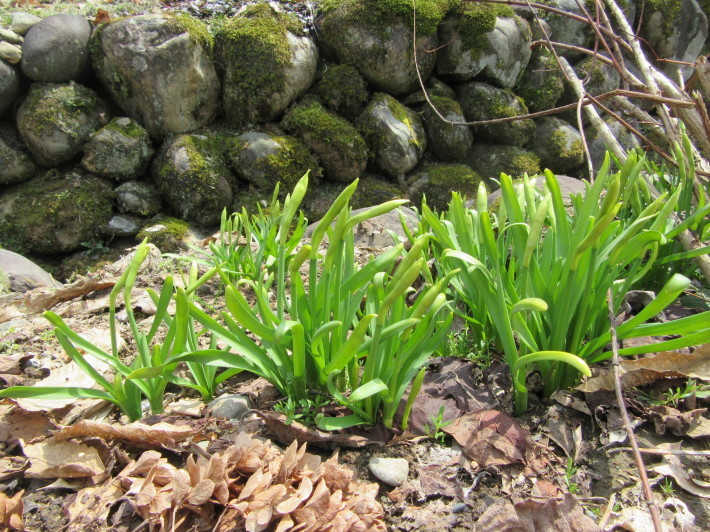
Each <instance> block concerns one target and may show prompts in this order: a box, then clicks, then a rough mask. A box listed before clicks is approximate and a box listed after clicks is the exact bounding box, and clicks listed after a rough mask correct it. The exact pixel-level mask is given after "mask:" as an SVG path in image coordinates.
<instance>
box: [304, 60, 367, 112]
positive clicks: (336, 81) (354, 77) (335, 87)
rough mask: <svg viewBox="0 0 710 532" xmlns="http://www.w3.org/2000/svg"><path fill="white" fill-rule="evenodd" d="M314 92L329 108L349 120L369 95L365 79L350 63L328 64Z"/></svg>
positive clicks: (365, 103)
mask: <svg viewBox="0 0 710 532" xmlns="http://www.w3.org/2000/svg"><path fill="white" fill-rule="evenodd" d="M315 92H316V94H317V95H318V96H319V97H320V99H321V101H322V102H323V103H324V104H325V105H326V106H327V107H328V108H329V109H332V110H333V111H335V112H336V113H338V114H339V115H342V116H344V117H346V118H348V119H350V120H354V119H355V118H357V117H358V115H359V114H360V113H362V110H363V109H364V108H365V105H367V100H368V99H369V97H370V95H369V93H368V91H367V83H365V79H364V78H363V77H362V76H361V75H360V73H359V72H358V71H357V69H355V67H352V66H350V65H334V66H329V67H328V68H327V69H326V70H325V72H323V76H322V77H321V79H320V81H318V83H317V84H316V86H315Z"/></svg>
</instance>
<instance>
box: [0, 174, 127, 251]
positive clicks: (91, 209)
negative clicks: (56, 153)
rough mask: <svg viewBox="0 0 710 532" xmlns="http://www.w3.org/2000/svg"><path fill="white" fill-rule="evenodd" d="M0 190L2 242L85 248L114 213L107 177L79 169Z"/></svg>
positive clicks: (44, 248)
mask: <svg viewBox="0 0 710 532" xmlns="http://www.w3.org/2000/svg"><path fill="white" fill-rule="evenodd" d="M56 173H57V176H56V177H54V178H52V179H48V178H47V176H40V177H36V178H34V179H32V180H30V181H25V182H23V183H20V184H19V185H16V186H14V187H11V188H8V189H6V190H4V191H3V192H2V193H0V243H2V244H3V245H4V246H5V247H12V248H14V249H17V250H29V251H32V252H36V253H43V254H48V255H55V254H63V253H69V252H72V251H76V250H79V249H83V246H82V242H91V241H94V240H97V239H98V238H99V237H100V236H101V228H102V227H104V226H105V225H106V223H107V222H108V221H109V220H110V219H111V216H112V215H113V204H112V193H111V185H110V183H109V182H107V181H105V180H103V179H101V178H99V177H96V176H92V175H89V174H86V173H85V172H83V171H82V170H80V169H78V168H74V169H70V170H67V171H63V172H59V171H58V172H56Z"/></svg>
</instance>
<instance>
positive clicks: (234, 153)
mask: <svg viewBox="0 0 710 532" xmlns="http://www.w3.org/2000/svg"><path fill="white" fill-rule="evenodd" d="M230 144H232V148H231V149H229V150H228V151H227V158H228V160H229V162H230V163H231V165H232V168H234V171H235V172H236V173H237V175H238V176H239V177H241V178H242V179H244V180H245V181H247V182H249V184H251V185H252V186H254V187H255V188H256V189H257V190H259V191H262V192H264V193H265V194H264V196H265V197H266V198H267V199H268V198H270V197H271V191H272V190H273V189H274V187H275V186H276V184H277V183H281V185H280V186H279V192H280V193H281V194H286V193H288V192H291V190H293V187H294V186H295V185H296V183H297V182H298V180H299V179H300V178H301V177H303V175H304V174H305V173H306V172H308V171H309V170H310V172H311V182H313V180H315V179H317V178H318V177H319V176H320V168H319V167H318V161H316V159H315V157H313V155H312V154H311V152H310V151H309V150H308V147H307V146H306V145H305V144H304V143H303V141H301V140H300V139H297V138H294V137H289V136H286V135H269V134H267V133H261V132H257V131H248V132H246V133H243V134H241V135H239V136H238V137H236V139H233V140H232V141H230ZM235 199H236V198H235ZM240 201H241V202H242V204H245V203H248V204H249V205H248V206H249V207H251V206H252V205H251V204H250V203H251V202H250V201H249V200H248V199H247V198H240Z"/></svg>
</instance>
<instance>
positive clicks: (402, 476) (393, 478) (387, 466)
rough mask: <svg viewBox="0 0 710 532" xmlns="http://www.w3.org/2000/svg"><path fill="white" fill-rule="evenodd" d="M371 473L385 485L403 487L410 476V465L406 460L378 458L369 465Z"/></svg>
mask: <svg viewBox="0 0 710 532" xmlns="http://www.w3.org/2000/svg"><path fill="white" fill-rule="evenodd" d="M367 467H368V468H369V469H370V472H371V473H372V474H373V475H374V476H375V477H376V478H377V480H380V481H381V482H384V483H385V484H389V485H390V486H395V487H397V486H401V485H402V484H404V481H405V480H407V476H408V475H409V463H408V462H407V460H405V459H404V458H381V457H376V458H373V459H372V460H370V462H369V463H368V464H367Z"/></svg>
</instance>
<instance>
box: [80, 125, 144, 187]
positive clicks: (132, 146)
mask: <svg viewBox="0 0 710 532" xmlns="http://www.w3.org/2000/svg"><path fill="white" fill-rule="evenodd" d="M152 156H153V146H152V145H151V142H150V136H149V135H148V132H147V131H146V130H145V129H144V128H143V127H142V126H141V125H140V124H139V123H137V122H135V121H134V120H131V119H130V118H127V117H122V118H114V119H113V120H111V122H109V123H108V124H107V125H106V126H104V127H103V128H101V129H100V130H99V131H98V132H96V133H95V134H94V135H93V136H92V137H91V139H89V142H87V143H86V144H85V145H84V158H83V159H82V160H81V164H82V166H83V167H84V168H86V169H87V170H88V171H89V172H93V173H94V174H97V175H100V176H102V177H110V178H112V179H115V180H117V181H127V180H130V179H135V178H137V177H140V176H141V175H142V174H143V172H144V171H145V169H146V168H147V167H148V164H149V163H150V159H151V157H152Z"/></svg>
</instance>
